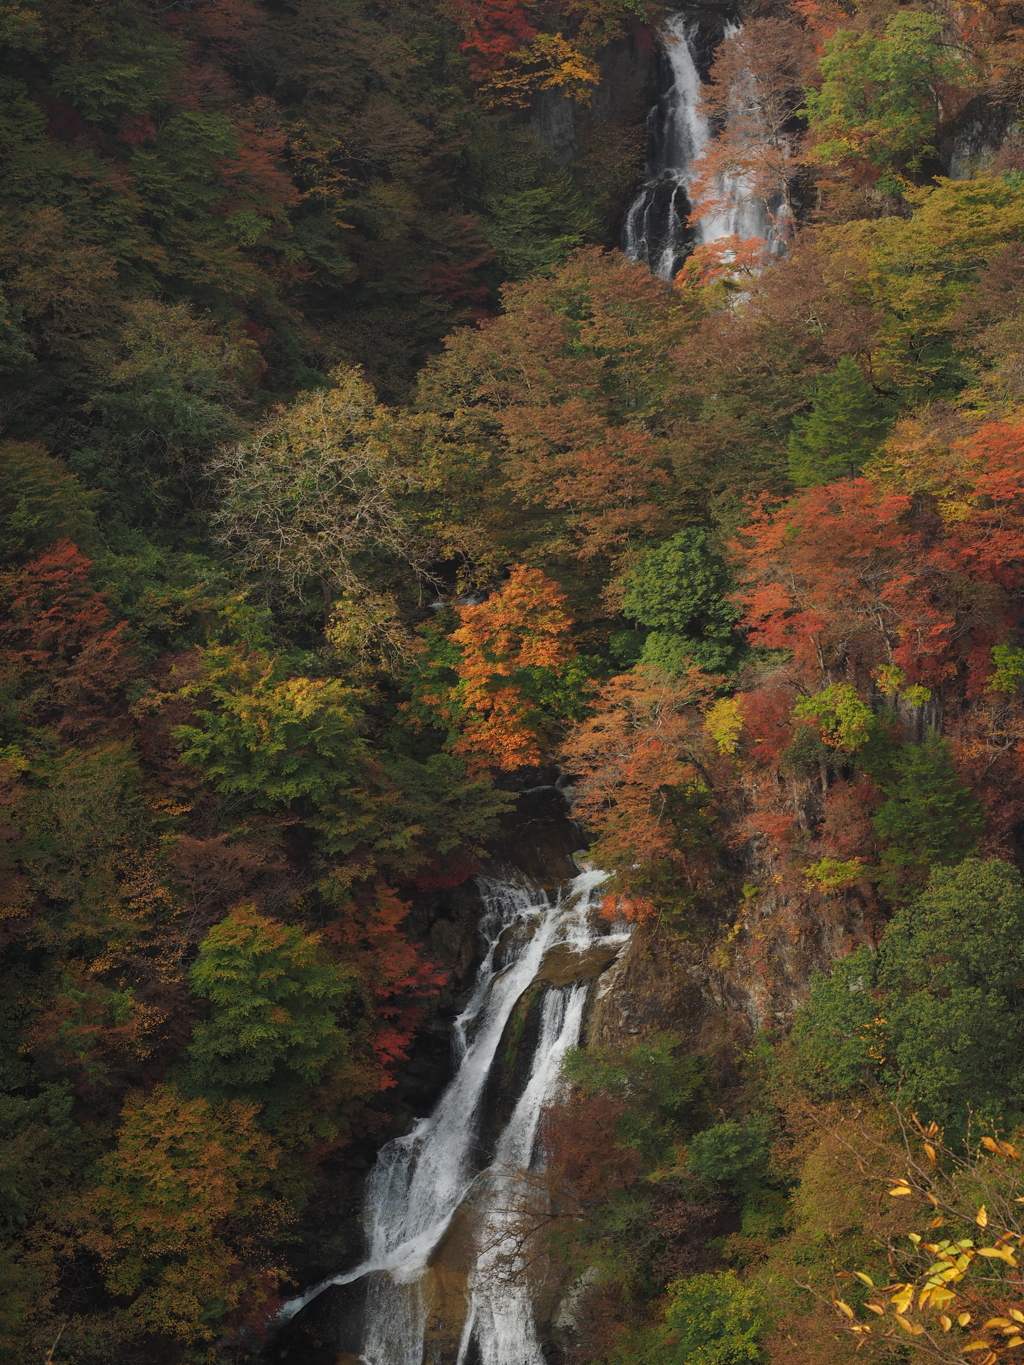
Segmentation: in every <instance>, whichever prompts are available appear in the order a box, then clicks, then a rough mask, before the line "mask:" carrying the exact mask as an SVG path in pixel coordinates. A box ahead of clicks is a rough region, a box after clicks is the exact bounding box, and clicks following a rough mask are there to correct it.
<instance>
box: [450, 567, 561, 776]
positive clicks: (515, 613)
mask: <svg viewBox="0 0 1024 1365" xmlns="http://www.w3.org/2000/svg"><path fill="white" fill-rule="evenodd" d="M459 616H460V618H461V624H460V626H459V628H458V629H457V630H455V631H453V633H452V636H451V638H452V640H453V642H454V643H455V644H456V645H457V646H458V647H459V649H460V650H461V651H462V661H461V663H460V665H459V668H458V673H459V684H458V689H457V698H458V704H459V707H460V709H461V710H462V711H463V714H464V717H465V720H464V730H463V733H462V735H461V736H460V737H459V739H458V740H456V742H455V744H454V746H453V752H455V753H456V754H459V755H461V756H462V757H464V758H466V759H468V760H469V762H470V765H471V766H479V765H490V766H493V767H496V768H501V769H503V770H505V771H511V770H512V769H514V768H520V767H524V766H527V765H530V764H536V763H540V762H542V761H543V758H544V752H545V749H544V741H545V733H544V732H545V729H546V727H545V724H544V719H543V717H542V715H541V713H540V711H539V709H538V706H537V701H536V699H535V697H531V696H530V695H529V691H528V683H529V681H530V679H529V677H528V674H527V670H535V669H557V668H559V667H560V666H561V665H563V664H565V663H567V662H568V661H569V660H570V659H571V658H572V657H573V656H574V654H575V650H574V648H573V646H572V644H571V641H570V639H569V629H570V620H569V617H568V615H567V614H566V611H565V594H564V593H563V592H562V590H561V589H560V588H559V587H558V585H557V584H556V583H554V582H553V581H552V580H551V579H550V578H548V577H546V576H545V575H544V574H543V573H542V572H541V571H540V570H539V569H529V568H525V567H523V566H522V565H520V566H519V567H517V568H515V569H513V571H512V573H511V574H510V575H509V578H508V581H507V582H506V583H505V584H504V585H503V586H502V588H501V590H500V591H499V592H496V593H494V594H492V595H491V596H490V597H489V598H488V599H487V601H486V602H481V603H479V604H478V605H475V606H465V607H460V608H459Z"/></svg>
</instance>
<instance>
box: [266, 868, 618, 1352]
mask: <svg viewBox="0 0 1024 1365" xmlns="http://www.w3.org/2000/svg"><path fill="white" fill-rule="evenodd" d="M604 880H605V874H604V873H603V872H599V871H586V872H582V873H580V875H579V876H577V877H575V878H573V879H572V880H570V881H568V882H567V883H565V884H564V885H563V886H562V887H561V888H560V889H559V890H558V891H557V892H556V893H553V894H549V893H548V892H546V891H544V890H543V889H541V888H538V887H536V886H532V885H530V884H528V883H526V882H525V881H519V880H516V879H515V878H509V879H507V880H500V881H499V880H489V879H481V880H480V882H479V886H480V891H481V894H482V897H483V902H484V916H483V919H482V922H481V926H480V927H481V931H482V933H483V936H484V938H485V941H486V944H487V948H486V952H485V955H484V958H483V961H482V963H481V965H480V968H479V971H478V973H477V978H476V982H475V986H474V989H473V992H472V995H471V997H470V999H469V1002H468V1003H467V1005H466V1007H465V1009H464V1010H463V1011H462V1013H461V1015H460V1016H459V1017H458V1019H457V1020H456V1021H455V1025H454V1047H455V1072H454V1075H453V1077H452V1080H451V1081H450V1083H449V1084H448V1086H447V1088H446V1090H445V1091H444V1093H443V1094H442V1096H441V1098H440V1100H439V1101H438V1103H437V1105H436V1107H435V1108H434V1111H433V1113H432V1114H430V1116H429V1117H427V1118H424V1119H420V1120H419V1121H418V1122H417V1124H416V1125H415V1127H414V1128H413V1129H412V1131H411V1132H410V1133H408V1134H406V1135H405V1136H403V1137H399V1138H396V1139H394V1140H393V1141H392V1142H389V1143H388V1144H387V1145H386V1146H384V1147H383V1148H381V1150H380V1152H379V1154H378V1156H377V1161H376V1164H375V1166H374V1167H373V1169H372V1171H371V1172H370V1175H369V1177H368V1180H367V1185H366V1198H365V1207H364V1220H363V1221H364V1227H365V1232H366V1241H367V1250H366V1255H365V1258H364V1260H363V1261H362V1263H361V1264H360V1265H358V1266H356V1268H355V1269H354V1270H351V1271H349V1272H347V1273H346V1274H344V1275H337V1276H333V1277H331V1278H330V1279H328V1280H325V1281H323V1282H322V1283H320V1284H318V1285H316V1286H315V1287H314V1288H313V1289H311V1290H309V1291H308V1292H307V1293H305V1294H303V1295H302V1296H300V1297H298V1298H295V1299H293V1300H291V1301H290V1302H289V1303H288V1304H286V1305H285V1307H284V1309H283V1310H282V1312H281V1317H282V1318H283V1319H288V1318H290V1317H292V1316H293V1315H294V1314H295V1313H297V1312H298V1311H299V1310H300V1309H302V1308H303V1307H305V1305H306V1304H308V1303H310V1302H311V1301H312V1300H313V1299H314V1298H315V1297H316V1296H317V1295H319V1294H320V1293H321V1292H322V1291H323V1290H324V1289H326V1288H328V1286H330V1285H346V1284H353V1283H354V1282H356V1281H358V1280H363V1279H364V1278H365V1281H366V1300H365V1310H364V1318H363V1320H364V1324H365V1326H364V1329H363V1333H362V1344H361V1347H360V1352H359V1355H358V1357H356V1358H357V1359H359V1360H361V1361H364V1362H365V1363H366V1365H468V1363H469V1362H470V1361H472V1362H473V1365H543V1356H542V1354H541V1346H540V1341H539V1339H538V1336H537V1332H536V1327H535V1322H534V1312H533V1301H532V1296H531V1292H530V1288H529V1285H528V1283H527V1278H526V1274H525V1263H524V1260H523V1256H522V1252H521V1250H519V1249H518V1240H517V1238H516V1237H515V1236H514V1235H513V1234H514V1231H515V1229H514V1227H513V1224H515V1223H516V1220H517V1218H518V1217H519V1216H520V1213H521V1204H520V1201H519V1190H520V1187H521V1186H522V1185H523V1183H524V1180H523V1178H524V1176H525V1175H526V1173H527V1172H529V1171H530V1170H531V1168H533V1167H534V1166H535V1164H536V1161H537V1154H536V1145H537V1129H538V1125H539V1123H540V1118H541V1113H542V1111H543V1109H544V1107H545V1105H547V1104H549V1103H550V1102H551V1101H552V1100H553V1099H556V1098H557V1096H558V1092H559V1089H560V1087H561V1084H562V1082H561V1066H562V1061H563V1059H564V1057H565V1054H566V1052H567V1051H568V1050H569V1049H570V1048H571V1047H574V1046H575V1045H576V1043H577V1042H578V1041H579V1038H580V1030H581V1026H582V1022H583V1011H584V1006H585V1004H586V1000H587V995H588V993H589V988H590V981H589V980H582V979H580V978H583V977H590V976H593V975H594V974H595V961H597V962H598V963H600V964H601V965H604V964H606V963H608V962H610V961H611V960H612V959H613V958H614V956H615V955H616V954H617V952H618V951H619V950H620V949H621V947H622V945H623V944H624V943H625V942H626V940H627V939H628V936H629V935H628V932H626V931H625V929H624V928H623V927H622V926H611V927H610V931H609V926H608V925H607V922H604V923H603V924H602V923H601V921H600V920H599V917H598V915H597V907H596V903H595V893H596V892H597V889H598V887H599V886H600V885H601V883H602V882H603V881H604ZM546 959H547V960H548V961H549V962H550V961H552V960H557V971H555V972H552V975H554V976H556V977H557V979H558V980H559V981H565V982H568V984H565V985H550V984H549V985H547V986H546V988H545V990H544V994H543V997H542V1001H541V1005H540V1024H539V1029H538V1037H537V1043H536V1046H535V1048H534V1051H533V1056H532V1059H531V1061H530V1070H529V1076H528V1078H527V1080H526V1084H525V1086H524V1087H523V1089H522V1091H521V1093H520V1094H519V1096H518V1098H517V1099H516V1101H515V1104H514V1107H513V1110H512V1113H511V1116H510V1117H509V1118H508V1121H507V1122H506V1123H505V1126H504V1128H503V1129H502V1131H501V1132H500V1135H499V1136H498V1137H497V1141H496V1143H495V1145H494V1150H493V1157H492V1158H491V1160H490V1161H489V1162H485V1160H482V1159H481V1157H480V1154H479V1150H478V1148H479V1143H480V1133H481V1124H482V1122H483V1120H484V1118H485V1114H484V1108H485V1103H484V1102H485V1092H486V1088H487V1084H488V1078H489V1077H490V1076H491V1072H492V1067H493V1066H494V1064H495V1059H496V1055H497V1053H498V1048H499V1045H500V1043H501V1040H502V1037H503V1035H504V1033H505V1029H506V1025H507V1024H508V1023H509V1020H510V1018H511V1016H512V1014H513V1011H514V1010H515V1007H516V1005H517V1004H518V1002H519V1001H520V999H521V998H522V997H523V994H524V992H526V991H527V990H528V989H529V988H530V986H531V985H532V984H533V983H535V982H537V981H538V980H539V981H543V980H544V970H545V960H546ZM574 977H575V979H574ZM457 1216H459V1217H460V1218H462V1219H463V1220H464V1223H465V1229H466V1230H465V1232H464V1236H465V1237H466V1238H467V1239H468V1246H469V1250H468V1252H467V1253H464V1255H465V1258H466V1265H465V1275H464V1279H459V1282H458V1283H459V1292H458V1293H457V1295H456V1298H457V1299H458V1300H459V1302H458V1304H457V1306H455V1307H453V1302H452V1296H451V1294H450V1293H449V1294H448V1296H447V1298H446V1299H445V1301H444V1302H440V1301H439V1299H438V1291H437V1289H436V1286H435V1285H434V1284H433V1283H432V1280H431V1268H432V1266H433V1265H434V1263H435V1261H436V1259H437V1257H438V1255H439V1254H440V1249H441V1248H442V1245H443V1243H444V1242H445V1239H446V1237H448V1236H449V1234H450V1233H451V1230H452V1227H453V1223H454V1221H455V1220H456V1217H457ZM435 1278H436V1277H435ZM455 1311H457V1312H458V1313H459V1314H460V1318H459V1321H457V1322H455V1321H450V1320H448V1321H444V1320H443V1319H445V1318H449V1319H450V1318H451V1317H452V1315H453V1313H454V1312H455ZM439 1319H442V1321H440V1323H439ZM346 1358H348V1357H346Z"/></svg>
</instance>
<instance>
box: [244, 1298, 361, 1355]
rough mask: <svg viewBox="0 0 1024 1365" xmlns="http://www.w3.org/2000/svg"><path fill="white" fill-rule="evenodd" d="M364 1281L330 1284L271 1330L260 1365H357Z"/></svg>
mask: <svg viewBox="0 0 1024 1365" xmlns="http://www.w3.org/2000/svg"><path fill="white" fill-rule="evenodd" d="M365 1303H366V1283H365V1281H362V1280H357V1281H356V1282H355V1283H354V1284H344V1285H331V1286H330V1288H328V1289H325V1290H324V1291H323V1293H322V1294H318V1295H317V1297H316V1298H315V1299H314V1300H313V1301H312V1303H310V1304H307V1305H306V1307H305V1308H303V1309H302V1310H301V1311H300V1312H298V1313H296V1315H295V1317H294V1318H292V1320H291V1322H289V1323H287V1324H286V1325H285V1326H284V1327H283V1328H282V1329H280V1330H279V1331H278V1332H277V1333H275V1334H274V1336H273V1337H272V1339H271V1341H270V1343H269V1344H268V1346H267V1347H266V1348H265V1350H264V1351H263V1354H262V1356H261V1357H260V1360H261V1365H358V1362H359V1346H360V1343H361V1341H362V1335H363V1310H364V1307H365Z"/></svg>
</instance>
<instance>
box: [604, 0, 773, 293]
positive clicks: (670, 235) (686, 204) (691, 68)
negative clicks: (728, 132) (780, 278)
mask: <svg viewBox="0 0 1024 1365" xmlns="http://www.w3.org/2000/svg"><path fill="white" fill-rule="evenodd" d="M736 32H738V29H737V28H736V27H735V26H734V25H731V24H727V25H726V28H725V36H726V38H728V37H731V36H732V35H733V34H734V33H736ZM695 36H696V27H695V23H694V20H693V17H692V15H689V14H686V13H680V12H677V13H675V14H670V15H669V16H668V18H667V19H666V20H665V24H664V27H663V28H662V31H661V44H662V49H663V52H664V59H665V64H666V88H665V90H664V92H663V93H662V95H661V97H660V98H659V100H658V103H657V104H656V105H655V106H654V108H653V109H652V110H651V112H650V114H649V115H648V128H647V167H646V179H645V180H644V183H643V184H642V185H641V186H640V189H639V190H638V191H637V194H636V197H635V198H634V200H633V202H632V203H631V204H630V206H629V208H628V209H627V211H626V217H625V219H624V221H623V227H622V244H623V248H624V250H625V251H626V254H627V255H628V256H631V257H632V258H633V260H635V261H643V263H644V264H645V265H646V266H648V267H649V268H650V270H651V271H653V273H654V274H655V275H658V276H659V277H660V278H661V279H663V280H670V279H672V277H673V276H674V275H675V273H676V271H677V270H678V269H679V267H680V266H681V265H682V263H683V261H684V259H685V258H686V256H687V254H688V252H689V251H690V249H691V248H692V247H694V246H702V245H704V244H705V243H707V242H713V241H716V240H717V239H718V238H720V237H728V236H730V235H732V234H733V233H735V234H736V235H737V236H738V237H740V238H749V237H762V238H764V239H765V240H766V241H770V240H771V239H772V237H773V235H774V234H773V231H772V225H771V221H770V219H769V217H768V213H767V211H766V209H765V207H764V205H763V204H762V203H760V202H759V201H757V200H756V199H754V198H752V197H751V196H750V195H749V194H748V193H747V187H746V185H745V184H744V182H743V180H742V178H740V177H738V176H724V177H722V180H721V182H720V184H719V198H720V199H721V200H722V201H723V202H724V203H725V204H726V205H727V207H725V208H723V209H722V211H721V212H719V213H715V214H713V215H708V216H707V217H704V218H701V219H698V221H697V223H696V225H695V227H690V226H689V223H688V218H689V214H690V208H691V205H690V190H691V188H692V186H693V183H694V181H695V180H696V178H697V172H696V169H695V165H696V162H697V161H698V159H699V158H700V156H701V153H702V152H703V151H704V149H705V148H706V147H707V145H708V143H709V142H710V141H711V138H712V136H713V133H712V129H711V125H710V124H709V123H708V121H707V119H705V118H704V116H703V114H702V113H701V111H700V96H701V80H700V72H699V71H698V69H697V62H696V60H695V56H694V39H695Z"/></svg>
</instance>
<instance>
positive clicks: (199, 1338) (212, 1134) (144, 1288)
mask: <svg viewBox="0 0 1024 1365" xmlns="http://www.w3.org/2000/svg"><path fill="white" fill-rule="evenodd" d="M257 1111H258V1107H257V1106H256V1105H255V1104H248V1103H243V1102H242V1101H239V1100H231V1101H229V1102H227V1103H225V1104H221V1105H212V1104H210V1102H209V1101H208V1100H206V1099H202V1098H198V1099H183V1098H182V1097H181V1096H180V1095H178V1093H177V1092H176V1091H175V1090H173V1089H172V1088H170V1087H165V1086H158V1087H157V1088H156V1089H155V1090H154V1091H153V1092H152V1093H151V1094H150V1095H143V1094H140V1093H135V1094H133V1095H132V1096H131V1097H130V1098H129V1100H128V1102H127V1104H126V1105H125V1109H124V1114H123V1116H122V1118H123V1121H122V1126H121V1129H120V1131H119V1133H118V1137H117V1145H116V1147H114V1148H113V1150H111V1151H110V1152H108V1153H107V1154H106V1156H104V1157H103V1159H102V1161H101V1162H100V1166H99V1180H98V1183H97V1184H96V1185H95V1187H94V1188H93V1189H92V1190H90V1191H88V1192H87V1194H86V1195H85V1196H84V1197H83V1199H82V1201H81V1204H80V1207H79V1211H78V1216H79V1218H80V1220H81V1225H82V1229H83V1241H84V1243H85V1245H86V1246H87V1247H88V1249H89V1250H90V1251H92V1252H94V1253H95V1254H96V1255H97V1256H98V1257H99V1260H100V1263H101V1265H102V1266H103V1269H104V1273H105V1278H106V1283H107V1288H108V1289H109V1290H110V1292H111V1293H112V1294H113V1295H115V1296H116V1298H117V1299H120V1300H122V1301H123V1302H124V1303H125V1307H124V1309H123V1312H124V1316H125V1318H126V1319H127V1324H126V1326H127V1325H128V1324H130V1327H131V1329H133V1330H134V1331H142V1332H149V1333H159V1334H161V1335H164V1336H169V1337H171V1338H176V1339H177V1340H179V1341H183V1342H185V1343H187V1344H188V1345H193V1346H197V1345H199V1343H201V1342H203V1341H212V1340H213V1339H214V1338H215V1337H216V1336H217V1335H219V1334H220V1333H222V1332H223V1331H224V1329H225V1327H227V1326H229V1325H231V1324H232V1322H236V1323H237V1321H238V1319H239V1317H242V1316H245V1315H247V1313H249V1312H253V1311H255V1310H256V1309H257V1308H261V1307H264V1306H265V1303H266V1295H267V1290H268V1288H270V1287H271V1286H272V1285H274V1284H276V1281H277V1280H278V1278H279V1277H280V1275H281V1273H282V1272H281V1269H280V1268H279V1267H278V1266H276V1265H275V1264H274V1261H273V1258H272V1257H271V1255H270V1253H269V1245H270V1244H271V1243H272V1241H273V1239H274V1237H275V1236H276V1235H277V1234H278V1233H279V1231H280V1228H281V1225H282V1222H283V1221H284V1220H285V1219H286V1218H287V1217H288V1213H289V1210H288V1209H287V1206H286V1205H285V1204H284V1202H283V1201H282V1200H281V1199H280V1198H279V1197H277V1196H275V1194H274V1193H273V1191H272V1190H271V1189H270V1188H269V1182H270V1181H271V1180H272V1178H273V1176H272V1173H273V1171H274V1168H275V1167H276V1166H277V1162H278V1155H279V1153H278V1150H277V1148H276V1147H275V1146H274V1144H273V1143H272V1142H271V1141H270V1139H269V1138H268V1137H266V1136H265V1134H263V1133H262V1132H261V1131H260V1129H259V1127H258V1126H257V1123H256V1114H257Z"/></svg>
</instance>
